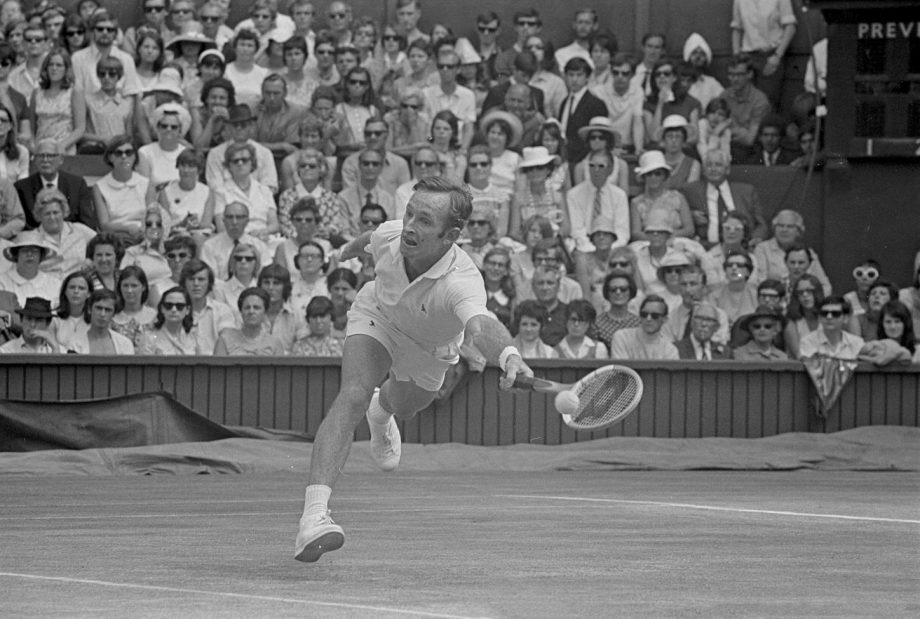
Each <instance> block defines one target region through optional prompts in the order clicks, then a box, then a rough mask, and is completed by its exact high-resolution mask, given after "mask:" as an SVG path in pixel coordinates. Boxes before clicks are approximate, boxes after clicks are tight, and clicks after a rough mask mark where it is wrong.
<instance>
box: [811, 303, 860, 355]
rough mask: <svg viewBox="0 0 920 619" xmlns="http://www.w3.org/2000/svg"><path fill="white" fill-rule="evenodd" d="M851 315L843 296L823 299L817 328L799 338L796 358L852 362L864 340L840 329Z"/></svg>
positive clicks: (848, 305)
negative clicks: (836, 359)
mask: <svg viewBox="0 0 920 619" xmlns="http://www.w3.org/2000/svg"><path fill="white" fill-rule="evenodd" d="M851 313H852V308H851V307H850V303H849V302H848V301H847V300H846V299H844V298H843V297H839V296H836V295H831V296H829V297H826V298H825V299H824V300H823V301H822V302H821V304H820V305H819V306H818V320H819V325H818V328H817V329H816V330H815V331H812V332H811V333H809V334H808V335H806V336H805V337H803V338H802V341H801V343H800V344H799V358H800V359H807V358H808V357H812V356H814V355H826V356H829V357H836V358H838V359H856V358H857V357H858V356H859V351H860V350H862V348H863V346H864V345H865V341H864V340H863V339H862V338H861V337H859V336H858V335H853V334H852V333H847V332H846V331H845V330H844V325H845V324H846V323H847V322H848V320H849V317H850V314H851Z"/></svg>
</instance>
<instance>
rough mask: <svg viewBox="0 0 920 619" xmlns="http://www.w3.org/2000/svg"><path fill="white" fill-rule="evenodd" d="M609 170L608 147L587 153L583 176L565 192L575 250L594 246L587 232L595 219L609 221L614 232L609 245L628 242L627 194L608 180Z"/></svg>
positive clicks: (581, 251) (588, 248)
mask: <svg viewBox="0 0 920 619" xmlns="http://www.w3.org/2000/svg"><path fill="white" fill-rule="evenodd" d="M612 172H613V156H612V155H611V154H610V152H609V151H607V150H601V151H597V152H594V153H591V154H590V155H589V156H588V174H587V178H585V180H583V181H582V182H580V183H579V184H577V185H575V186H574V187H572V188H571V189H570V190H569V191H568V193H567V194H566V196H565V201H566V204H568V206H569V219H570V220H571V226H572V240H574V241H575V250H576V252H580V253H591V252H593V251H594V250H595V247H594V244H593V243H591V241H590V239H589V235H590V233H591V231H592V230H593V229H594V223H595V222H597V221H599V220H603V221H604V222H607V223H612V225H613V228H614V230H613V232H614V234H615V235H616V238H615V239H614V242H613V245H612V247H613V248H615V247H620V246H621V245H626V244H627V243H628V242H629V198H628V197H627V195H626V192H625V191H623V190H622V189H620V188H619V187H617V186H616V185H615V184H614V183H612V182H610V174H611V173H612Z"/></svg>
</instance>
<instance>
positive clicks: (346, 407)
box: [335, 384, 374, 419]
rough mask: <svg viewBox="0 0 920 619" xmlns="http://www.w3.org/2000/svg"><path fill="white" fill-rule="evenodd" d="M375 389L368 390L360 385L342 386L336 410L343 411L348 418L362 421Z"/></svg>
mask: <svg viewBox="0 0 920 619" xmlns="http://www.w3.org/2000/svg"><path fill="white" fill-rule="evenodd" d="M373 395H374V388H373V387H371V388H367V387H365V386H363V385H359V384H351V385H342V388H341V389H340V390H339V395H338V396H337V397H336V401H335V404H336V405H338V406H335V408H338V409H339V410H343V411H344V412H345V413H346V414H347V415H348V416H350V417H354V418H355V419H360V418H361V417H362V416H363V415H364V413H365V411H367V407H368V405H369V404H370V402H371V396H373Z"/></svg>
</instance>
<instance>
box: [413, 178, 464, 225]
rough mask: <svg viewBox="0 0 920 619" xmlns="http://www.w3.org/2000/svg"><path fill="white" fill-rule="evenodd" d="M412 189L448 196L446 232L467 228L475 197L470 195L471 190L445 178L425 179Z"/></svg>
mask: <svg viewBox="0 0 920 619" xmlns="http://www.w3.org/2000/svg"><path fill="white" fill-rule="evenodd" d="M412 189H414V190H415V191H427V192H430V193H445V194H447V196H448V198H449V200H450V201H449V208H448V211H447V215H448V219H447V224H446V227H445V228H444V230H445V231H447V230H449V229H450V228H460V229H461V230H462V229H463V228H464V227H465V226H466V220H468V219H469V218H470V215H471V214H472V212H473V196H472V194H470V191H469V189H467V188H466V187H463V186H461V185H458V184H456V183H454V182H453V181H450V180H447V179H446V178H444V177H443V176H429V177H426V178H423V179H421V180H419V181H418V182H417V183H415V185H414V186H413V187H412Z"/></svg>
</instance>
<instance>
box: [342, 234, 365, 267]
mask: <svg viewBox="0 0 920 619" xmlns="http://www.w3.org/2000/svg"><path fill="white" fill-rule="evenodd" d="M372 233H373V230H368V231H367V232H362V233H361V235H360V236H358V237H357V238H354V239H352V240H350V241H348V242H347V243H345V244H344V245H342V248H341V249H340V250H339V256H338V258H339V261H340V262H345V261H346V260H351V259H352V258H359V257H360V256H363V255H364V254H365V253H366V252H365V251H364V248H365V247H367V244H368V243H369V242H370V240H371V234H372Z"/></svg>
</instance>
